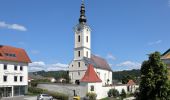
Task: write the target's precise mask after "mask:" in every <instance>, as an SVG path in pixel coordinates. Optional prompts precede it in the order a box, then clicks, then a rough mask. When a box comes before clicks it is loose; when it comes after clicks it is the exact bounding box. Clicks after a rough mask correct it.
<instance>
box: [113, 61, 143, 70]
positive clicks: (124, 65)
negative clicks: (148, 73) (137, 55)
mask: <svg viewBox="0 0 170 100" xmlns="http://www.w3.org/2000/svg"><path fill="white" fill-rule="evenodd" d="M116 66H117V67H122V68H121V69H123V70H131V69H140V68H141V63H138V62H133V61H124V62H122V63H120V64H117V65H116Z"/></svg>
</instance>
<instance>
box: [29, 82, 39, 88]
mask: <svg viewBox="0 0 170 100" xmlns="http://www.w3.org/2000/svg"><path fill="white" fill-rule="evenodd" d="M30 84H31V87H37V85H38V82H31V83H30Z"/></svg>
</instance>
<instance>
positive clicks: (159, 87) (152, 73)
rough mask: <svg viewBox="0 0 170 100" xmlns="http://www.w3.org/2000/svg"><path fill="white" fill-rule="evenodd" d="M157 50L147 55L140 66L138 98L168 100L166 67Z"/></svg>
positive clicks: (169, 99)
mask: <svg viewBox="0 0 170 100" xmlns="http://www.w3.org/2000/svg"><path fill="white" fill-rule="evenodd" d="M160 57H161V55H160V53H159V52H154V53H152V54H150V55H149V60H147V61H144V62H143V64H142V67H141V82H140V87H139V89H140V97H139V99H140V100H156V99H160V100H170V98H169V96H170V93H169V89H170V88H169V84H168V77H167V75H168V74H167V67H166V65H165V64H164V63H163V62H162V60H161V59H160Z"/></svg>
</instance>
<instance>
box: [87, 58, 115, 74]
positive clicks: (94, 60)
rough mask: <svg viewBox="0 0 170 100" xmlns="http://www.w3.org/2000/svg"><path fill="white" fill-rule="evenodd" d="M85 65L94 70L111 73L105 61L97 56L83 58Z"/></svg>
mask: <svg viewBox="0 0 170 100" xmlns="http://www.w3.org/2000/svg"><path fill="white" fill-rule="evenodd" d="M84 61H85V63H86V64H87V65H89V64H92V65H93V66H94V67H95V68H100V69H104V70H109V71H112V69H111V68H110V66H109V64H108V63H107V61H106V60H105V59H103V58H101V57H99V56H95V55H91V58H86V57H84Z"/></svg>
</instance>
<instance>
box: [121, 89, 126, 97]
mask: <svg viewBox="0 0 170 100" xmlns="http://www.w3.org/2000/svg"><path fill="white" fill-rule="evenodd" d="M120 96H121V98H122V99H123V98H126V92H125V90H124V89H122V91H121V94H120Z"/></svg>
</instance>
